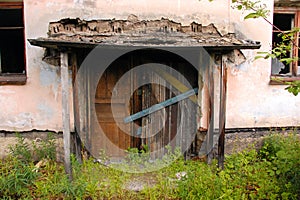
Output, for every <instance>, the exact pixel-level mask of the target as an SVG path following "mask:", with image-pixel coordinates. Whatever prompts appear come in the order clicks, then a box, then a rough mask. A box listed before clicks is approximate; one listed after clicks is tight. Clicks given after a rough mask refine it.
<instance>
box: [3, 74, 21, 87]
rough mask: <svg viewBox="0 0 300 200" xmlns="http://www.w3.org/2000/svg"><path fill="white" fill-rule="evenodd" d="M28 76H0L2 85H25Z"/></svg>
mask: <svg viewBox="0 0 300 200" xmlns="http://www.w3.org/2000/svg"><path fill="white" fill-rule="evenodd" d="M26 81H27V76H26V74H0V85H25V84H26Z"/></svg>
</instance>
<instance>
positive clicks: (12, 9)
mask: <svg viewBox="0 0 300 200" xmlns="http://www.w3.org/2000/svg"><path fill="white" fill-rule="evenodd" d="M23 13H24V12H23V1H21V0H0V84H24V83H25V82H26V72H25V69H26V65H25V63H26V61H25V36H24V17H23V16H24V14H23Z"/></svg>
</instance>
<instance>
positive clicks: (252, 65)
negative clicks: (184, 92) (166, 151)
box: [0, 0, 300, 131]
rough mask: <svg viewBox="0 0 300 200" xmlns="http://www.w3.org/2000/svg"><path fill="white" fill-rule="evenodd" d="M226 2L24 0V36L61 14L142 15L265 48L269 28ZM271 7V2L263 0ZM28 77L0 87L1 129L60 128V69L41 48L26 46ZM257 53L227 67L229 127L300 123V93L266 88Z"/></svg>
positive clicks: (264, 67) (265, 70) (42, 33)
mask: <svg viewBox="0 0 300 200" xmlns="http://www.w3.org/2000/svg"><path fill="white" fill-rule="evenodd" d="M229 2H230V1H224V0H215V1H214V2H212V3H209V2H208V0H201V1H199V0H172V1H170V0H130V1H128V0H52V1H48V0H47V1H46V0H24V4H25V28H26V38H37V37H46V36H47V28H48V23H49V22H50V21H57V20H59V19H62V18H74V17H80V18H82V19H103V18H107V19H109V18H116V19H126V18H127V16H128V15H129V14H135V15H137V16H138V17H139V18H140V19H157V18H161V17H168V18H170V19H173V20H174V21H180V22H182V23H183V24H185V23H186V24H188V23H190V22H192V21H196V22H198V23H202V24H204V25H207V24H209V23H211V22H213V23H215V25H216V26H217V27H218V29H219V30H221V31H222V32H224V33H225V32H228V31H229V32H232V31H238V32H239V35H242V36H245V37H246V38H251V39H253V40H259V41H262V48H261V51H265V50H266V49H269V47H270V43H271V27H270V26H269V25H268V24H267V23H266V22H264V21H263V20H260V19H255V20H253V19H251V20H248V21H244V20H243V19H242V16H241V13H240V12H237V11H233V10H232V9H231V8H230V5H229ZM264 2H265V3H266V4H267V5H268V6H269V8H270V9H272V1H270V0H264ZM26 47H27V49H26V51H27V73H28V81H27V83H26V85H24V86H0V103H1V105H3V106H2V107H1V109H0V130H7V131H25V130H32V129H38V130H53V131H60V130H61V128H62V122H61V93H60V89H61V85H60V78H59V70H58V68H57V67H55V66H50V65H48V64H46V63H45V62H43V61H42V56H43V49H42V48H38V47H34V46H31V45H30V44H29V43H28V42H27V44H26ZM255 52H256V51H245V52H244V53H245V55H246V56H247V61H246V62H245V63H244V64H242V65H239V66H230V67H229V68H228V98H227V127H228V128H241V127H269V126H295V125H299V123H300V112H298V111H297V109H298V108H299V106H300V99H299V98H300V96H299V97H294V96H292V95H291V94H289V93H287V92H286V91H284V90H283V88H284V87H283V86H270V85H269V84H268V83H269V75H270V71H271V68H270V62H269V61H265V60H257V61H253V58H254V56H255Z"/></svg>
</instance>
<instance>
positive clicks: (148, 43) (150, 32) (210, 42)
mask: <svg viewBox="0 0 300 200" xmlns="http://www.w3.org/2000/svg"><path fill="white" fill-rule="evenodd" d="M48 35H49V37H47V38H37V39H29V40H28V41H29V42H30V44H32V45H35V46H40V47H45V48H52V49H58V50H72V49H83V48H89V49H90V48H95V47H108V46H110V47H116V48H126V47H148V48H157V47H190V48H191V47H198V48H199V47H203V48H205V49H206V50H209V51H230V50H235V49H258V48H260V42H257V41H252V40H241V39H238V38H236V37H235V34H226V35H222V34H220V32H219V31H218V30H217V28H216V27H215V26H214V25H213V24H209V25H207V26H203V25H202V24H198V23H196V22H192V23H191V24H190V25H189V26H183V25H181V24H180V23H178V22H174V21H171V20H169V19H164V18H162V19H160V20H150V21H149V20H148V21H145V20H142V21H140V20H138V19H137V18H136V16H134V15H131V16H129V17H128V19H127V20H115V19H112V20H91V21H85V20H80V19H78V18H77V19H62V20H60V21H58V22H50V24H49V32H48Z"/></svg>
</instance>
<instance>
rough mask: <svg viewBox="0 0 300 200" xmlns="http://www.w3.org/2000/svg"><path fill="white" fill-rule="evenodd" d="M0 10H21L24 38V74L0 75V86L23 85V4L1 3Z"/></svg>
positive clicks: (25, 79) (25, 73)
mask: <svg viewBox="0 0 300 200" xmlns="http://www.w3.org/2000/svg"><path fill="white" fill-rule="evenodd" d="M0 9H22V15H23V37H24V44H23V48H24V49H23V50H24V60H23V62H24V73H0V85H24V84H26V81H27V67H26V40H25V20H24V3H23V1H19V2H1V0H0Z"/></svg>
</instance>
